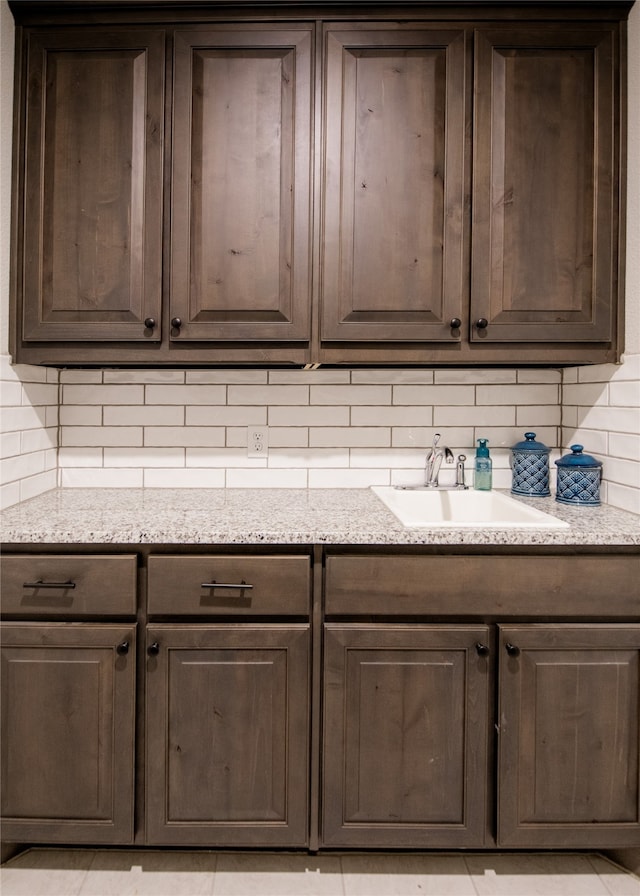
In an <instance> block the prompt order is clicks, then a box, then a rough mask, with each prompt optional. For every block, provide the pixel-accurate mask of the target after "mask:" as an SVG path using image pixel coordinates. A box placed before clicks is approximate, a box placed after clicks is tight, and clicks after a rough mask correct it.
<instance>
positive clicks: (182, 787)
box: [147, 625, 308, 846]
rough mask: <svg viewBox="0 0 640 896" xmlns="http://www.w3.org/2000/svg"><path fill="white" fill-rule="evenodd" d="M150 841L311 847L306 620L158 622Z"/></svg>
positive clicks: (152, 675) (153, 634) (152, 674)
mask: <svg viewBox="0 0 640 896" xmlns="http://www.w3.org/2000/svg"><path fill="white" fill-rule="evenodd" d="M148 637H149V639H150V641H152V642H153V641H157V642H158V644H159V646H160V650H159V653H158V655H157V659H156V658H154V657H152V658H150V659H149V663H148V698H149V711H148V722H149V740H148V787H147V818H148V832H149V842H152V843H165V844H170V843H176V844H179V843H184V844H190V843H191V844H205V843H207V844H211V845H229V846H232V845H236V846H241V845H255V846H258V845H265V846H266V845H281V846H284V845H289V846H294V845H298V846H301V845H305V844H306V842H307V811H308V805H307V783H306V781H307V771H306V769H307V754H308V747H307V742H308V734H307V727H308V694H307V690H308V671H307V662H308V661H307V651H308V626H306V625H299V626H289V627H284V626H283V627H277V626H268V625H265V626H264V627H263V628H252V627H244V628H241V627H238V626H232V625H229V626H206V625H201V626H198V627H193V626H190V627H183V626H181V627H177V626H176V627H171V626H161V625H158V626H150V627H149V630H148Z"/></svg>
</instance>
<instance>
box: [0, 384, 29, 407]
mask: <svg viewBox="0 0 640 896" xmlns="http://www.w3.org/2000/svg"><path fill="white" fill-rule="evenodd" d="M23 388H24V386H23V384H22V383H21V382H19V381H18V380H15V381H14V382H10V381H9V382H7V381H6V380H5V381H4V382H3V383H2V384H1V385H0V398H1V399H2V407H3V408H8V407H20V405H21V404H23V401H22V390H23Z"/></svg>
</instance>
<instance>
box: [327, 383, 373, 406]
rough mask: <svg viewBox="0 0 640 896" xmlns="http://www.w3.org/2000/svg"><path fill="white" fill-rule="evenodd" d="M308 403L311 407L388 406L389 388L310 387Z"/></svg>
mask: <svg viewBox="0 0 640 896" xmlns="http://www.w3.org/2000/svg"><path fill="white" fill-rule="evenodd" d="M309 392H310V394H309V401H310V404H312V405H326V404H330V405H358V406H360V407H361V406H362V405H388V404H391V386H389V385H383V386H380V385H373V386H329V385H327V386H311V387H310V390H309Z"/></svg>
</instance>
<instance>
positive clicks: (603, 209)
mask: <svg viewBox="0 0 640 896" xmlns="http://www.w3.org/2000/svg"><path fill="white" fill-rule="evenodd" d="M615 40H616V30H615V28H613V27H611V26H610V27H606V28H603V27H601V26H594V27H588V26H584V27H579V28H577V27H575V26H570V27H569V26H566V25H562V24H559V25H556V26H555V27H554V28H553V29H551V28H545V29H542V28H540V27H531V26H528V27H526V28H525V27H523V26H519V27H517V28H514V27H510V28H491V29H488V30H484V29H479V30H478V31H476V35H475V65H476V73H475V105H474V114H475V124H474V134H475V146H474V177H473V225H472V233H473V266H472V279H471V312H472V321H471V323H472V325H471V339H472V340H473V341H485V342H487V343H496V342H501V343H509V342H511V343H513V342H539V343H559V342H565V343H571V342H579V343H584V342H587V343H588V342H601V343H608V342H610V341H611V340H612V338H613V335H614V326H615V309H616V290H617V277H618V270H617V253H616V250H615V247H616V246H617V240H618V231H617V191H618V162H617V160H618V153H619V145H618V137H617V134H616V130H615V128H614V127H612V123H613V122H614V121H615V120H616V116H617V108H616V83H615V69H614V64H613V60H614V58H615V56H616V45H615Z"/></svg>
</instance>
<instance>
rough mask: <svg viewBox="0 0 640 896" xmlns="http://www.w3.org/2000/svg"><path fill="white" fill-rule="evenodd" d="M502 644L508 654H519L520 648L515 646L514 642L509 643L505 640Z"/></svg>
mask: <svg viewBox="0 0 640 896" xmlns="http://www.w3.org/2000/svg"><path fill="white" fill-rule="evenodd" d="M504 646H505V650H506V651H507V653H508V654H509V656H520V648H519V647H516V645H515V644H511V643H510V642H509V641H507V643H506V644H505V645H504Z"/></svg>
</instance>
